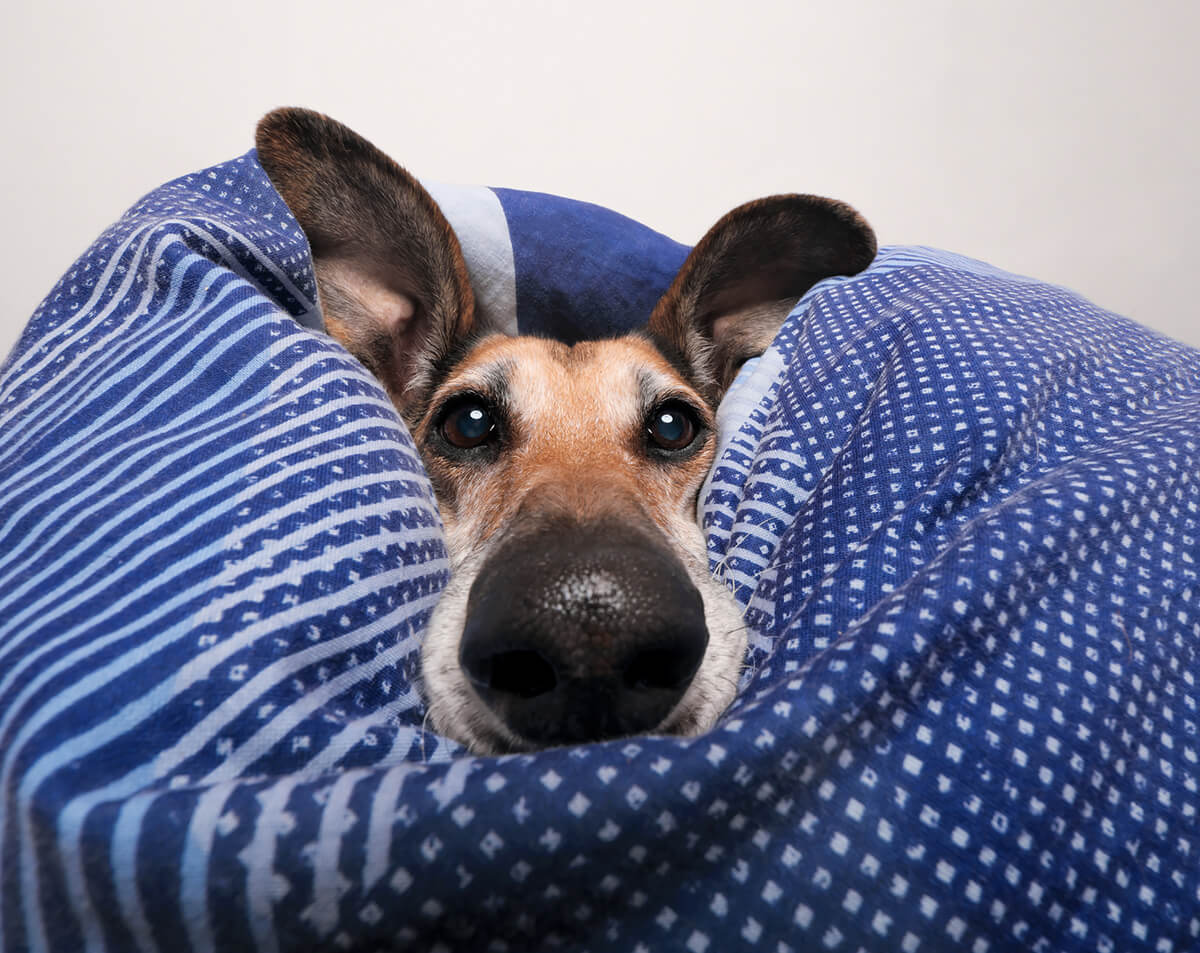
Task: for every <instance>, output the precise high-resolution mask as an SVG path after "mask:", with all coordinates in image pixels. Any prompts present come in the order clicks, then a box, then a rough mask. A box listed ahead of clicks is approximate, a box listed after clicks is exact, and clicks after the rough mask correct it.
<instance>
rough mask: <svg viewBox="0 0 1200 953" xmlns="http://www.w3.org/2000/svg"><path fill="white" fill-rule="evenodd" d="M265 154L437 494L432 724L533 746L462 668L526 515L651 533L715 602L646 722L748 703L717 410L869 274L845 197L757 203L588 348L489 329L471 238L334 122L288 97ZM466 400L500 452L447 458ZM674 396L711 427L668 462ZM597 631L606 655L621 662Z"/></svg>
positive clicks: (574, 602) (330, 308)
mask: <svg viewBox="0 0 1200 953" xmlns="http://www.w3.org/2000/svg"><path fill="white" fill-rule="evenodd" d="M257 144H258V152H259V158H260V161H261V162H262V164H263V167H264V168H265V169H266V171H267V173H268V175H269V176H270V177H271V180H272V182H273V183H274V184H275V185H276V187H277V188H278V190H279V192H280V194H281V195H282V196H283V197H284V199H285V201H287V203H288V205H289V206H290V207H291V209H292V211H293V212H294V213H295V214H296V217H297V218H298V220H299V221H300V223H301V225H302V226H303V228H304V230H305V233H306V234H307V236H308V238H309V242H310V245H311V246H312V251H313V256H314V260H315V263H316V270H317V280H318V287H319V292H320V297H321V306H322V311H323V313H324V316H325V321H326V328H327V329H328V331H329V333H330V334H332V335H333V336H334V337H336V338H337V339H338V340H339V341H341V342H342V343H343V344H344V345H345V346H346V347H347V349H348V350H350V352H351V353H353V354H354V355H355V356H356V357H358V358H359V359H360V360H361V361H362V362H363V363H364V364H365V365H366V366H367V367H368V368H369V369H370V370H371V371H372V372H373V373H374V374H375V375H376V376H377V377H378V378H379V379H380V381H381V382H382V383H383V385H384V386H385V388H386V389H387V391H388V393H389V394H390V395H391V397H392V400H393V401H394V402H395V404H396V406H397V409H398V410H399V411H400V413H401V415H402V416H403V417H404V419H405V420H406V421H407V423H408V425H409V427H410V429H411V430H412V432H413V435H414V438H415V440H416V443H417V446H418V448H419V449H420V450H421V453H422V457H423V459H424V461H425V464H426V467H427V469H428V471H429V474H430V477H431V479H432V481H433V485H434V489H435V491H436V493H437V495H438V501H439V505H440V508H441V511H442V515H443V519H444V521H445V526H446V533H447V541H448V546H449V550H450V554H451V562H452V578H451V582H450V585H449V587H448V588H447V590H446V592H445V593H444V595H443V597H442V599H441V601H440V603H439V604H438V607H437V608H436V610H435V612H434V616H433V620H432V622H431V625H430V631H429V634H428V636H427V638H426V642H425V647H424V651H423V658H422V667H423V673H424V680H425V686H424V687H425V693H426V695H427V700H428V702H429V713H430V718H431V720H432V723H433V725H434V726H435V727H436V728H437V729H438V730H439V731H440V732H442V733H444V734H447V735H449V736H451V737H454V738H456V739H458V740H459V741H461V742H463V743H464V744H466V745H468V746H470V747H471V748H473V749H474V750H476V751H481V752H501V751H513V750H524V749H528V748H530V747H534V746H536V742H532V741H530V740H529V739H528V738H525V737H522V736H521V735H519V734H518V733H516V732H515V731H514V730H512V729H511V728H510V726H509V725H508V724H506V723H505V721H504V719H503V718H501V717H498V716H497V714H496V713H495V712H494V711H492V710H491V709H489V707H488V705H487V704H484V703H483V702H482V701H481V699H480V697H479V696H478V694H477V693H476V691H475V690H474V689H473V687H472V685H471V683H470V681H469V679H468V678H467V677H466V676H465V675H464V671H463V663H462V660H461V659H460V641H461V640H462V639H463V634H464V628H465V626H466V622H467V618H468V602H469V600H470V599H471V598H473V597H474V591H473V587H474V586H475V583H476V581H477V579H479V578H480V572H481V569H482V568H483V567H486V566H488V565H489V558H491V557H493V556H494V555H495V554H496V553H497V550H498V549H501V548H502V547H504V546H505V545H507V544H508V543H509V542H511V541H512V540H513V539H514V538H516V539H517V540H518V541H521V539H522V537H521V531H522V527H525V526H528V525H530V524H534V525H537V524H542V523H545V524H554V525H558V524H562V525H565V526H568V527H573V528H574V529H568V530H567V532H568V534H569V533H571V532H579V531H581V530H582V531H586V532H587V533H589V534H591V535H592V536H593V537H594V536H595V535H596V533H597V532H599V533H600V534H601V535H602V534H603V533H604V532H605V528H606V527H621V526H629V525H634V526H644V527H646V528H647V532H648V533H650V534H651V536H647V539H651V538H652V539H654V540H658V541H659V542H657V543H653V542H652V543H651V544H650V548H649V549H648V550H646V552H659V551H660V550H662V551H669V553H671V554H673V561H676V562H677V563H678V564H680V565H681V566H682V570H683V571H684V572H685V573H686V577H687V578H688V579H689V580H690V585H691V587H694V590H695V591H696V592H698V593H699V597H700V599H701V600H702V604H703V624H704V626H705V627H706V629H707V642H706V643H701V644H702V645H703V656H702V658H701V660H700V664H699V667H698V668H697V669H696V670H695V672H694V674H693V675H690V676H689V677H690V682H688V683H687V684H686V685H685V686H683V687H682V688H680V689H678V690H679V691H681V692H682V695H681V697H679V700H678V703H677V704H675V705H674V707H673V708H672V709H671V710H670V711H669V712H668V713H667V714H666V716H665V717H663V718H662V719H661V721H659V722H658V723H657V724H652V725H647V726H646V727H647V728H648V729H651V730H655V731H660V732H671V733H678V734H695V733H698V732H701V731H704V730H706V729H707V728H709V727H711V725H712V724H713V723H714V722H715V720H716V719H717V717H718V716H719V715H720V713H721V712H722V711H723V710H724V709H725V708H726V706H727V705H728V704H729V702H730V701H731V700H732V698H733V696H734V693H735V690H736V685H737V676H738V670H739V667H740V665H741V660H742V656H743V654H744V650H745V631H744V627H743V623H742V619H741V613H740V611H739V609H738V606H737V604H736V603H735V602H734V601H733V599H732V598H731V596H730V595H729V593H728V592H727V591H726V590H725V589H724V587H723V586H722V585H721V584H720V583H718V582H716V581H714V580H713V578H712V577H711V576H710V575H709V572H708V566H707V557H706V553H705V546H704V540H703V538H702V535H701V533H700V530H699V528H698V526H697V524H696V520H695V504H696V496H697V493H698V491H699V488H700V486H701V484H702V482H703V480H704V478H705V475H706V473H707V471H708V469H709V468H710V467H711V466H712V463H713V455H714V452H715V450H714V448H715V444H716V434H715V430H714V422H713V418H714V411H715V407H716V401H717V400H718V399H719V397H720V395H721V394H722V393H723V392H724V390H725V388H726V387H728V385H729V383H730V382H731V380H732V377H733V375H734V373H735V372H736V369H737V367H738V365H739V364H740V363H741V361H743V360H745V359H746V358H747V357H749V356H751V355H753V354H757V353H761V351H762V350H763V349H764V348H765V347H766V346H767V344H768V343H769V340H770V337H771V335H772V334H773V332H774V330H775V329H776V328H778V326H779V324H780V322H781V321H782V320H783V317H784V316H785V315H786V314H787V312H788V310H789V309H790V307H791V305H792V304H793V303H794V301H795V300H796V298H797V297H798V296H799V295H800V294H801V293H803V291H804V290H806V289H807V288H808V287H809V286H810V285H811V284H813V283H814V282H815V281H817V280H819V279H820V278H823V277H826V276H827V275H832V274H852V273H854V272H856V271H858V270H861V269H862V268H864V267H866V265H867V264H869V262H870V260H871V258H872V257H873V255H874V250H875V244H874V236H873V234H872V233H871V230H870V228H869V227H868V226H867V225H866V224H865V222H863V221H862V219H861V218H859V217H858V215H857V213H855V212H854V211H853V210H852V209H850V208H848V207H847V206H845V205H842V204H841V203H837V202H832V201H831V200H828V199H821V198H816V197H813V196H777V197H774V198H771V199H763V200H758V201H756V202H751V203H747V204H746V205H743V206H740V207H739V208H738V209H735V210H734V211H732V212H730V213H729V214H728V215H726V216H725V217H724V218H723V219H722V220H721V221H720V222H718V224H717V225H716V226H714V228H713V229H712V230H711V231H710V232H709V233H708V234H707V235H706V236H705V237H704V238H703V239H702V240H701V242H700V243H699V244H698V245H697V246H696V249H695V250H694V251H693V252H692V254H691V255H690V256H689V257H688V259H687V261H686V262H685V264H684V266H683V268H682V269H681V270H680V273H679V275H678V277H677V278H676V279H675V281H674V282H673V283H672V285H671V287H670V288H669V289H668V291H667V293H666V294H664V296H663V298H662V300H661V301H660V302H659V304H658V306H657V307H656V308H655V309H654V311H653V313H652V315H651V316H650V319H649V321H648V324H647V328H646V331H645V332H644V333H633V334H629V335H625V336H623V337H619V338H614V339H607V340H598V341H584V342H580V343H577V344H575V345H573V346H572V345H567V344H564V343H561V342H556V341H549V340H543V339H536V338H529V337H515V338H513V337H506V336H504V335H501V334H495V333H489V332H488V330H487V329H486V328H480V327H478V326H477V319H476V315H475V312H474V298H473V295H472V292H471V288H470V285H469V281H468V279H467V271H466V267H465V263H464V262H463V259H462V255H461V250H460V249H459V247H458V243H457V240H456V239H455V237H454V235H453V231H452V230H451V229H450V227H449V225H448V224H447V223H446V221H445V219H444V217H443V216H442V215H441V213H440V211H439V210H438V208H437V206H436V203H434V202H433V201H432V199H431V198H430V197H429V196H428V193H426V192H425V190H424V189H423V188H421V186H420V185H419V184H418V183H417V182H416V180H415V179H413V178H412V177H411V176H410V175H408V173H407V172H405V171H404V170H403V169H401V168H400V167H399V166H397V165H396V164H395V163H394V162H392V160H390V159H389V158H387V157H386V156H385V155H383V154H382V153H381V152H379V151H378V150H377V149H375V148H374V147H373V146H371V145H370V143H368V142H366V141H365V140H363V139H361V138H360V137H358V136H357V135H355V134H354V133H353V132H351V131H350V130H348V129H346V128H345V127H344V126H341V125H339V124H338V123H335V122H333V121H332V120H330V119H327V118H326V117H323V116H319V115H318V114H315V113H311V112H307V111H305V110H294V109H286V110H277V111H276V112H274V113H271V114H269V115H268V116H267V117H266V118H264V120H263V121H262V122H261V123H260V125H259V131H258V141H257ZM466 397H469V398H471V399H478V400H481V401H483V402H484V403H485V404H487V405H488V406H490V407H493V408H494V409H495V413H496V415H497V416H498V417H500V418H501V419H500V421H499V423H498V427H499V428H500V429H499V430H497V432H496V435H494V436H492V437H490V438H489V443H488V445H487V453H486V454H483V455H479V454H472V453H465V454H464V453H456V452H446V450H447V448H446V444H445V441H444V439H442V437H443V435H444V428H445V421H446V414H447V407H450V406H452V405H453V401H455V400H462V399H464V398H466ZM668 405H669V406H675V407H683V408H685V409H686V411H687V415H688V416H689V417H690V418H691V419H692V420H693V421H694V423H695V434H696V435H695V439H694V440H693V441H692V443H691V444H690V445H689V446H688V447H687V448H686V449H685V450H684V451H683V452H679V453H667V454H663V453H660V452H657V451H656V450H655V448H654V447H653V446H652V445H651V443H649V442H648V438H647V432H648V421H649V420H650V415H651V414H653V413H654V412H655V411H656V408H657V409H661V408H662V407H663V406H668ZM556 531H557V532H559V533H560V536H559V539H561V538H562V536H561V533H562V531H560V530H556ZM502 556H503V557H504V558H507V554H506V551H505V553H502ZM499 559H501V557H497V560H499ZM655 571H657V570H655ZM611 575H612V573H610V572H609V571H608V570H597V571H596V572H592V573H589V572H579V573H577V574H576V575H574V576H572V577H570V579H569V584H567V585H566V588H567V589H569V590H570V591H569V592H566V591H565V592H563V593H561V594H552V597H553V598H560V597H561V599H562V600H564V604H566V605H567V608H569V610H570V613H571V614H574V615H575V616H579V615H580V614H581V613H583V614H586V612H587V611H588V609H587V607H588V606H589V605H591V604H592V603H596V604H603V605H604V606H606V607H607V608H609V609H611V608H612V606H614V605H616V604H618V603H619V602H620V599H619V598H617V597H615V596H614V589H613V587H614V586H616V587H617V588H618V589H619V587H620V581H619V580H614V579H612V578H609V576H611ZM664 578H666V577H664ZM619 595H620V593H619V592H618V593H617V596H619ZM543 597H545V596H544V594H543ZM547 598H548V597H547ZM689 598H692V597H689ZM585 631H590V630H588V629H581V630H579V632H585ZM577 637H580V638H583V637H585V636H582V635H578V633H577ZM633 637H634V638H635V639H636V638H637V634H636V633H633ZM586 638H587V639H591V638H593V636H592V635H586ZM600 638H601V640H602V641H601V644H599V645H598V646H596V647H595V648H594V649H592V650H591V651H595V652H596V653H597V655H596V660H597V664H598V665H599V666H600V667H601V668H603V665H604V661H605V659H604V652H605V651H606V648H605V644H604V643H603V638H606V637H605V636H602V637H600ZM675 690H676V689H674V688H672V691H675ZM655 717H657V716H655Z"/></svg>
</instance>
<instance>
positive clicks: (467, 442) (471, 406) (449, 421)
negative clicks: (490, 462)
mask: <svg viewBox="0 0 1200 953" xmlns="http://www.w3.org/2000/svg"><path fill="white" fill-rule="evenodd" d="M495 429H496V421H495V420H494V419H493V418H492V415H491V412H490V411H489V410H488V409H487V407H485V406H484V405H483V404H482V403H480V402H479V401H475V400H468V401H464V402H463V403H461V404H459V405H458V406H457V407H453V408H451V410H450V412H449V413H448V414H446V416H445V418H443V420H442V426H441V430H442V436H443V437H445V438H446V442H447V443H449V444H450V445H451V446H454V447H459V448H461V449H463V450H470V449H471V448H472V447H478V446H480V445H481V444H483V443H486V442H487V440H488V438H489V437H490V436H491V435H492V433H493V431H495Z"/></svg>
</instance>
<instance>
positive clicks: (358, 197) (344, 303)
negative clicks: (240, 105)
mask: <svg viewBox="0 0 1200 953" xmlns="http://www.w3.org/2000/svg"><path fill="white" fill-rule="evenodd" d="M255 144H256V146H257V149H258V160H259V162H260V163H261V164H262V167H263V169H264V170H266V173H267V176H268V177H269V178H270V179H271V183H272V184H273V185H274V186H275V188H276V190H277V191H278V192H279V194H280V195H281V196H282V197H283V200H284V201H285V202H286V203H287V205H288V207H289V208H290V209H291V210H292V214H294V215H295V216H296V219H297V220H298V221H299V222H300V227H301V228H303V229H304V234H305V235H306V236H307V237H308V242H309V245H310V246H311V248H312V254H313V260H314V263H315V266H316V272H317V286H318V289H319V292H320V297H321V310H322V312H323V314H324V317H325V326H326V330H328V332H329V333H330V334H331V335H332V336H333V337H335V338H337V339H338V341H340V342H341V343H342V344H343V345H344V346H345V347H346V349H347V350H348V351H350V353H351V354H353V355H354V356H355V357H357V358H358V359H359V360H360V361H361V362H362V363H363V364H364V365H366V367H367V368H368V369H369V370H370V371H371V372H372V373H373V374H374V375H375V376H376V377H377V378H379V380H380V381H381V382H382V383H383V385H384V387H385V388H386V389H387V391H388V394H389V396H390V397H391V398H392V402H393V403H395V404H396V406H397V408H399V409H400V411H401V412H402V413H405V412H406V411H410V410H411V409H412V406H413V404H414V403H415V402H416V400H417V398H418V397H419V396H420V394H421V392H422V391H423V390H424V386H425V385H427V383H428V382H429V379H430V377H431V375H432V374H433V373H434V372H435V371H436V368H437V365H438V363H439V362H440V361H442V360H444V359H445V358H446V356H447V355H448V354H449V353H450V352H451V351H452V350H453V348H454V346H455V344H456V343H457V342H459V341H461V340H462V339H463V338H464V337H465V336H466V335H467V334H468V333H469V332H470V331H471V329H472V326H473V324H474V312H475V301H474V296H473V294H472V292H471V283H470V279H469V278H468V276H467V266H466V262H465V261H464V259H463V254H462V249H461V248H460V247H459V244H458V239H457V238H456V237H455V235H454V231H453V229H451V227H450V224H449V223H448V222H447V221H446V218H445V216H444V215H442V213H441V210H440V209H439V208H438V206H437V203H436V202H434V200H433V198H432V197H431V196H430V195H429V193H428V192H427V191H425V189H424V188H423V187H422V186H421V184H420V183H419V182H417V180H416V179H414V178H413V177H412V176H411V175H409V174H408V173H407V172H406V171H405V170H404V169H402V168H401V167H400V166H399V165H397V164H396V163H395V162H394V161H392V160H391V159H390V158H389V157H388V156H386V155H384V154H383V153H382V152H381V151H379V149H377V148H375V146H373V145H372V144H371V143H369V142H368V141H367V140H366V139H363V138H362V137H361V136H359V135H358V134H357V133H355V132H353V131H352V130H350V129H348V128H347V127H346V126H343V125H342V124H341V123H339V122H335V121H334V120H332V119H330V118H328V117H327V116H323V115H321V114H320V113H316V112H312V111H310V110H307V109H277V110H275V111H274V112H270V113H268V114H267V115H266V116H264V117H263V119H262V120H261V121H260V122H259V124H258V131H257V135H256V137H255Z"/></svg>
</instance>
